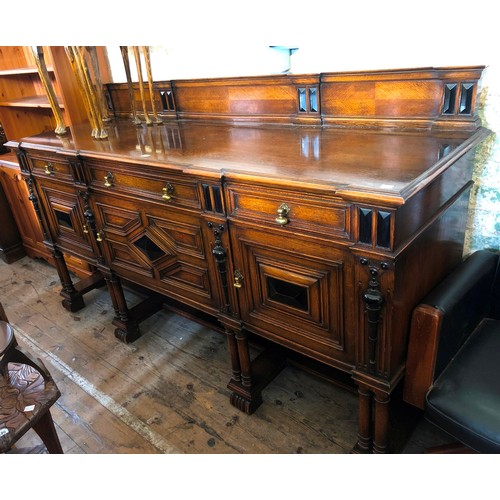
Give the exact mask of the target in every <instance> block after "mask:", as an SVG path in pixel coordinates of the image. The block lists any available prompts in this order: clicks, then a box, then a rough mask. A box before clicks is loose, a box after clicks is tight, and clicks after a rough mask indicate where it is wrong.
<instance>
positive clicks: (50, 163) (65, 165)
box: [29, 155, 74, 182]
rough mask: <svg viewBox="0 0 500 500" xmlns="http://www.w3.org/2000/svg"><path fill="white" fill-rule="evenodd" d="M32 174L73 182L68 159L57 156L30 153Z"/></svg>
mask: <svg viewBox="0 0 500 500" xmlns="http://www.w3.org/2000/svg"><path fill="white" fill-rule="evenodd" d="M29 158H30V160H31V165H32V169H33V174H34V175H35V176H39V177H50V178H51V179H55V180H56V179H57V180H59V181H65V182H73V181H74V178H73V172H72V169H71V165H70V163H69V161H65V160H64V159H62V158H60V157H57V156H35V155H30V157H29Z"/></svg>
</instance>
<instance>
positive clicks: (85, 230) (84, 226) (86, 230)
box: [83, 224, 89, 234]
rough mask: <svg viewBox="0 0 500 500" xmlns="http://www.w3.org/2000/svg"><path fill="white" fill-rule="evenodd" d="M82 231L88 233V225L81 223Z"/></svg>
mask: <svg viewBox="0 0 500 500" xmlns="http://www.w3.org/2000/svg"><path fill="white" fill-rule="evenodd" d="M83 232H84V233H85V234H89V229H88V227H87V226H86V225H85V224H84V225H83Z"/></svg>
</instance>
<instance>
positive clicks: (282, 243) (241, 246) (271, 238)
mask: <svg viewBox="0 0 500 500" xmlns="http://www.w3.org/2000/svg"><path fill="white" fill-rule="evenodd" d="M231 241H232V250H233V252H232V253H233V259H234V267H235V286H236V287H237V288H238V293H239V303H240V310H241V315H242V319H243V321H244V323H245V324H246V325H247V326H248V327H249V329H251V330H254V331H256V332H257V333H260V334H262V335H264V336H265V337H267V338H270V339H272V340H275V341H277V342H279V343H281V344H283V345H286V346H287V347H290V348H292V349H294V350H297V351H299V352H302V353H304V354H306V355H309V356H311V357H314V358H316V359H319V360H322V361H324V362H327V363H329V364H331V365H333V366H338V367H343V368H345V367H346V363H347V365H351V364H352V363H353V359H354V355H353V343H352V342H351V338H352V335H350V334H349V333H348V331H347V330H346V328H345V326H344V323H345V320H344V309H345V308H344V305H345V303H346V301H347V302H348V301H352V300H353V296H352V287H351V286H350V285H349V283H350V281H349V278H348V277H346V273H348V272H351V271H350V266H349V264H348V263H346V262H344V254H343V252H342V250H339V249H337V248H335V247H333V246H329V245H325V244H319V243H317V242H311V241H304V240H303V239H302V238H300V237H294V236H291V235H289V234H287V236H286V237H285V236H284V235H276V234H275V233H267V232H266V231H264V230H261V229H260V230H259V229H254V228H251V227H245V226H244V225H236V224H234V225H232V226H231Z"/></svg>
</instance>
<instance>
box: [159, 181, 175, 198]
mask: <svg viewBox="0 0 500 500" xmlns="http://www.w3.org/2000/svg"><path fill="white" fill-rule="evenodd" d="M173 194H174V186H172V184H170V182H168V183H167V185H166V186H165V187H164V188H163V189H162V195H161V197H162V198H163V199H164V200H165V201H170V200H171V199H172V195H173Z"/></svg>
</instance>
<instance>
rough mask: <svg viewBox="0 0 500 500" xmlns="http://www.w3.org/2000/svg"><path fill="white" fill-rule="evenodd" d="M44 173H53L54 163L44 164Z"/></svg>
mask: <svg viewBox="0 0 500 500" xmlns="http://www.w3.org/2000/svg"><path fill="white" fill-rule="evenodd" d="M45 173H46V174H47V175H52V174H53V173H54V165H52V163H50V162H49V163H47V164H46V165H45Z"/></svg>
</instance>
